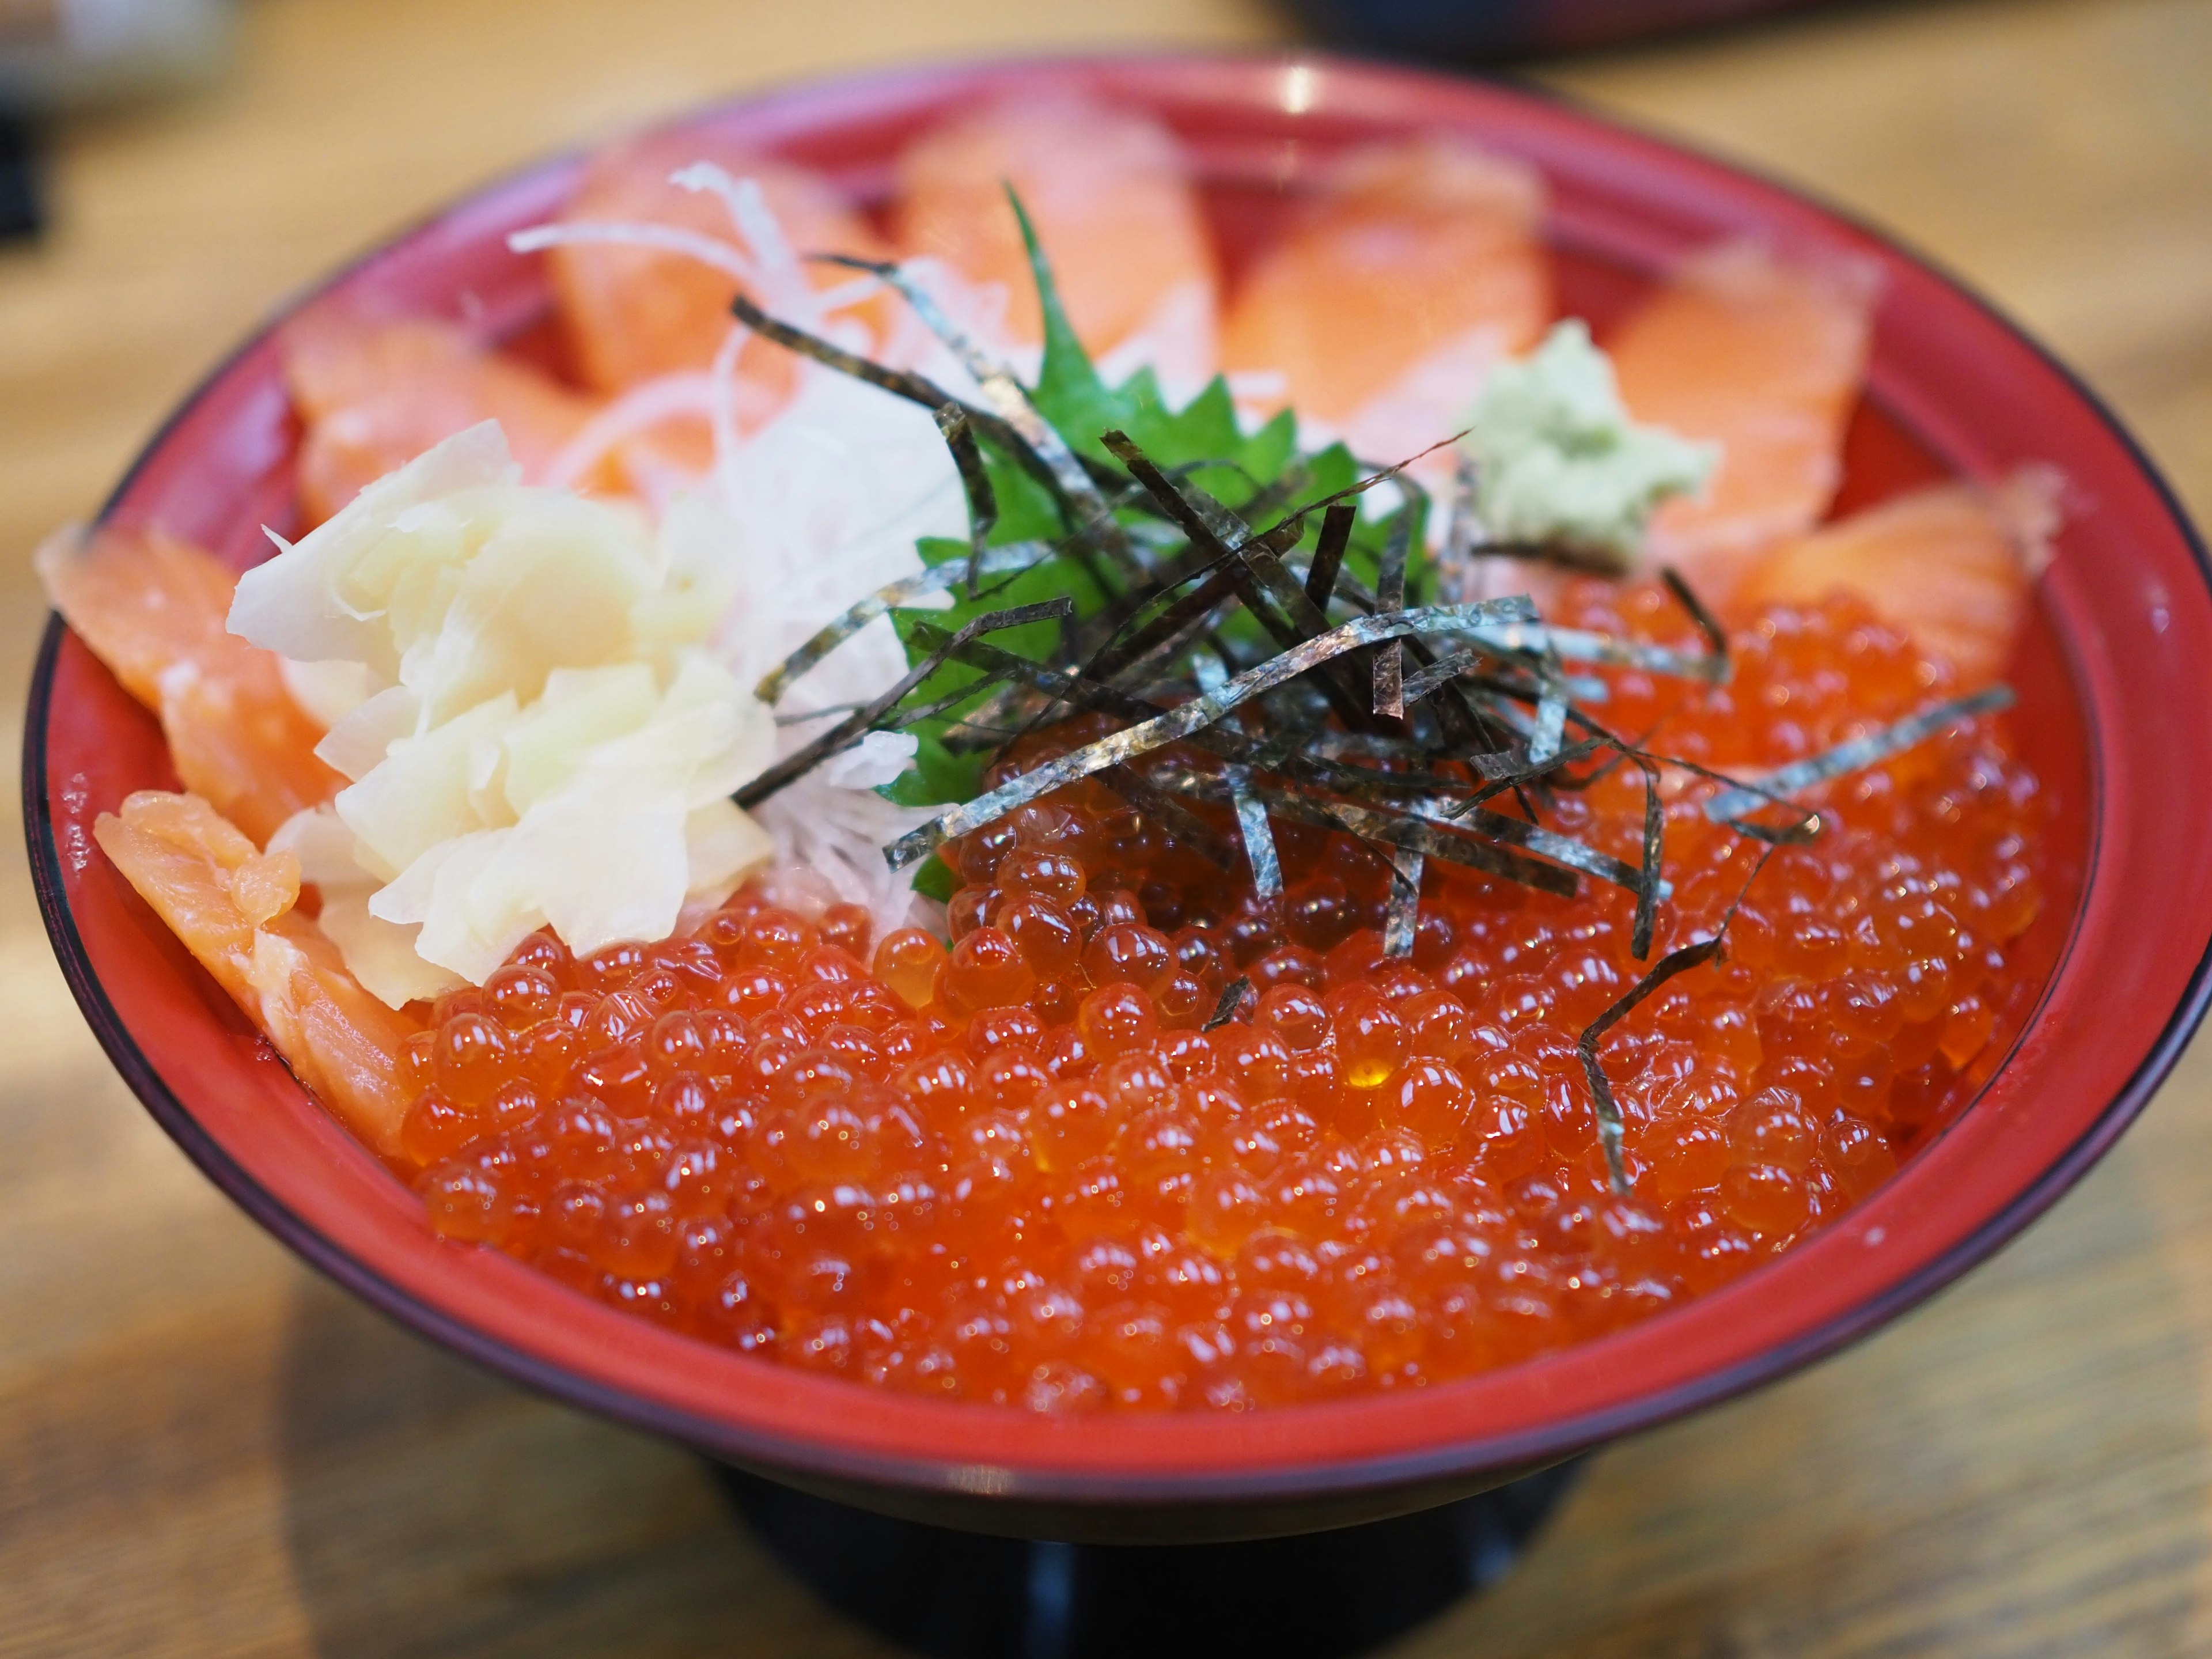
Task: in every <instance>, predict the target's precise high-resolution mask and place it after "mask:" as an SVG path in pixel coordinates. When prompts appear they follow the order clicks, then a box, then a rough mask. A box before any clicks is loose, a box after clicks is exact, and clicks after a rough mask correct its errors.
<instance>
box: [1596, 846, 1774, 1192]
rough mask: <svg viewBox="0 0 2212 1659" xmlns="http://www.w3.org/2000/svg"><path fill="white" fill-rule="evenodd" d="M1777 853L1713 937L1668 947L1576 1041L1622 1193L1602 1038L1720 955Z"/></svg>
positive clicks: (1618, 1128)
mask: <svg viewBox="0 0 2212 1659" xmlns="http://www.w3.org/2000/svg"><path fill="white" fill-rule="evenodd" d="M1773 855H1774V849H1773V848H1771V847H1770V848H1767V849H1766V850H1765V852H1763V853H1761V854H1759V862H1758V863H1756V864H1754V865H1753V866H1751V873H1750V874H1749V875H1747V876H1746V877H1745V878H1743V885H1742V886H1741V887H1740V888H1738V889H1737V890H1736V895H1735V897H1734V898H1733V899H1731V900H1729V908H1727V909H1726V910H1724V911H1723V912H1722V913H1721V919H1720V923H1719V925H1718V926H1717V927H1715V928H1714V929H1713V931H1712V933H1711V937H1709V938H1706V939H1699V940H1698V941H1697V942H1696V943H1695V944H1693V945H1682V946H1681V947H1680V948H1679V949H1677V950H1673V951H1668V953H1667V954H1666V955H1665V956H1663V957H1660V958H1659V960H1658V961H1656V962H1655V963H1652V964H1651V968H1650V971H1649V972H1648V973H1646V974H1645V975H1644V977H1643V978H1642V979H1639V980H1638V981H1636V983H1635V984H1634V985H1632V986H1631V987H1629V989H1628V992H1627V994H1626V995H1624V996H1623V997H1622V998H1621V999H1620V1000H1619V1001H1618V1002H1615V1003H1614V1004H1613V1006H1611V1007H1609V1008H1607V1010H1606V1011H1605V1012H1603V1013H1601V1014H1600V1015H1599V1016H1598V1017H1597V1018H1595V1019H1594V1020H1592V1021H1591V1022H1590V1023H1589V1024H1588V1025H1586V1026H1584V1027H1583V1034H1582V1036H1581V1037H1580V1038H1579V1039H1577V1042H1576V1043H1575V1051H1576V1053H1577V1054H1578V1055H1580V1057H1581V1059H1582V1062H1583V1077H1584V1078H1585V1079H1588V1080H1589V1086H1590V1098H1591V1101H1592V1102H1593V1103H1594V1104H1595V1107H1596V1110H1597V1137H1598V1144H1599V1146H1601V1147H1602V1148H1603V1149H1604V1152H1605V1168H1606V1175H1607V1179H1608V1180H1609V1181H1611V1182H1612V1183H1613V1191H1614V1192H1616V1193H1619V1194H1621V1195H1622V1196H1624V1197H1626V1195H1627V1194H1628V1193H1629V1191H1630V1190H1631V1183H1630V1182H1629V1179H1628V1168H1627V1165H1626V1164H1625V1163H1624V1162H1623V1161H1622V1159H1621V1146H1620V1143H1621V1132H1622V1128H1623V1125H1622V1122H1621V1117H1620V1103H1619V1102H1618V1101H1616V1100H1615V1099H1614V1098H1613V1085H1612V1084H1611V1083H1610V1082H1609V1081H1607V1078H1606V1075H1605V1067H1604V1066H1601V1065H1600V1064H1599V1063H1598V1057H1597V1045H1598V1044H1599V1043H1600V1042H1601V1041H1603V1040H1604V1037H1605V1034H1606V1033H1607V1031H1610V1030H1612V1029H1613V1027H1614V1026H1616V1025H1618V1024H1620V1022H1621V1021H1622V1020H1624V1019H1626V1018H1628V1016H1629V1015H1630V1014H1631V1013H1632V1012H1635V1010H1636V1009H1637V1007H1638V1005H1640V1004H1641V1003H1642V1002H1643V1001H1644V1000H1645V999H1646V998H1648V997H1649V996H1650V994H1652V993H1653V992H1654V991H1656V990H1658V989H1659V988H1660V987H1662V986H1663V985H1665V984H1666V983H1667V981H1668V980H1671V979H1673V978H1674V977H1675V976H1676V975H1679V974H1686V973H1687V972H1689V970H1690V969H1692V968H1701V967H1703V966H1704V965H1705V963H1709V962H1711V961H1712V960H1713V959H1714V958H1715V957H1717V956H1719V955H1720V954H1721V952H1722V951H1723V949H1725V948H1726V942H1727V939H1728V930H1729V924H1730V923H1731V922H1733V921H1735V913H1736V911H1737V909H1738V908H1740V907H1741V905H1742V903H1743V900H1744V895H1745V894H1747V893H1748V892H1750V891H1751V884H1752V883H1753V882H1755V881H1757V880H1758V879H1759V872H1760V871H1762V870H1764V869H1765V868H1766V860H1768V859H1770V858H1771V857H1772V856H1773Z"/></svg>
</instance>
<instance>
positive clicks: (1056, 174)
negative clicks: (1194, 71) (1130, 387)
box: [892, 98, 1220, 392]
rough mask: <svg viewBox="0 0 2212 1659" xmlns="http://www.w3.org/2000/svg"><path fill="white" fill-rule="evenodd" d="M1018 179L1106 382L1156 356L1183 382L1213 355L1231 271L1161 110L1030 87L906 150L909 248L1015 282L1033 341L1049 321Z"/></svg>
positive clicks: (910, 252)
mask: <svg viewBox="0 0 2212 1659" xmlns="http://www.w3.org/2000/svg"><path fill="white" fill-rule="evenodd" d="M1008 185H1012V187H1013V189H1014V191H1015V192H1016V193H1017V194H1018V196H1019V197H1021V201H1022V207H1023V210H1024V211H1025V212H1026V213H1027V214H1028V215H1029V217H1030V224H1031V226H1032V227H1033V228H1035V230H1036V235H1037V241H1038V243H1039V245H1040V246H1042V248H1043V250H1044V253H1045V257H1046V258H1047V259H1048V261H1049V262H1050V263H1051V265H1052V270H1053V276H1054V281H1055V283H1056V284H1057V286H1058V287H1059V289H1060V301H1061V303H1062V304H1063V305H1065V306H1066V309H1067V317H1068V321H1069V323H1070V324H1071V325H1073V327H1074V329H1075V333H1076V337H1077V338H1079V340H1081V341H1082V343H1083V345H1084V348H1085V350H1087V351H1089V352H1090V353H1091V356H1092V357H1094V358H1095V359H1097V360H1098V361H1099V366H1100V368H1101V369H1102V371H1103V372H1104V373H1105V374H1106V377H1107V378H1108V380H1120V379H1121V378H1123V377H1124V376H1125V375H1126V374H1128V373H1130V372H1133V370H1134V369H1136V368H1138V367H1139V366H1140V365H1141V364H1144V363H1149V364H1151V365H1152V367H1153V368H1155V369H1157V370H1158V373H1159V374H1160V377H1161V380H1162V383H1163V384H1164V386H1169V387H1170V388H1172V389H1173V390H1175V391H1176V392H1195V391H1196V390H1197V389H1198V388H1199V387H1200V386H1202V385H1203V384H1204V383H1205V381H1206V380H1207V379H1209V378H1210V377H1211V376H1212V373H1213V368H1214V358H1215V349H1216V331H1217V327H1218V319H1217V312H1218V307H1219V297H1220V296H1219V290H1220V283H1219V278H1218V276H1217V274H1216V270H1215V264H1214V258H1213V247H1212V241H1211V240H1209V238H1208V236H1207V234H1206V222H1205V218H1204V216H1203V215H1202V214H1201V212H1200V207H1199V201H1198V194H1197V192H1196V191H1195V190H1194V189H1193V188H1192V185H1191V181H1190V177H1189V174H1188V171H1187V170H1186V169H1185V167H1184V166H1183V162H1182V155H1181V153H1180V151H1179V150H1178V149H1177V148H1176V142H1175V139H1174V137H1173V136H1172V135H1171V134H1170V133H1169V131H1168V130H1167V129H1166V128H1165V127H1164V126H1162V125H1160V124H1159V123H1158V122H1157V121H1154V120H1152V119H1151V118H1148V117H1146V116H1143V115H1139V114H1137V113H1134V112H1131V111H1127V110H1116V109H1108V108H1105V107H1103V106H1100V105H1097V104H1094V103H1091V102H1090V101H1088V100H1085V99H1081V98H1064V99H1056V100H1052V101H1050V102H1045V101H1042V100H1017V101H1012V102H1007V103H1000V104H997V105H994V106H989V107H987V108H984V109H980V110H976V111H975V112H971V113H969V114H968V115H966V116H963V117H961V118H957V119H955V120H953V121H951V122H948V123H947V124H946V125H944V126H941V127H939V128H937V129H936V130H935V131H931V132H928V133H925V134H924V135H923V136H922V137H920V138H919V139H917V140H915V142H914V143H912V144H910V145H908V147H907V149H906V151H905V153H904V154H903V155H901V156H900V157H899V162H898V184H897V191H898V194H897V199H896V203H895V204H894V206H893V209H892V221H893V227H894V234H895V236H896V239H897V241H898V245H899V250H900V252H901V254H902V257H904V258H935V259H939V260H942V261H943V262H944V263H945V264H947V265H950V266H951V268H952V269H953V270H955V271H957V272H958V273H960V274H961V275H962V276H965V277H967V278H969V280H970V281H972V282H975V283H993V284H996V285H998V286H999V287H1000V288H1001V289H1004V291H1005V295H1006V311H1005V313H1004V314H1003V316H1002V318H1001V319H1000V331H1002V332H1003V333H1004V335H1005V336H1006V338H1007V339H1008V340H1009V341H1011V342H1012V343H1015V344H1018V345H1030V346H1034V345H1036V343H1039V342H1040V341H1041V340H1042V338H1043V330H1044V324H1043V318H1042V313H1041V312H1040V311H1039V309H1038V305H1037V297H1036V283H1035V282H1034V281H1033V280H1032V278H1031V276H1030V262H1029V253H1028V250H1027V247H1026V245H1025V244H1024V241H1023V240H1022V234H1021V226H1020V223H1019V222H1018V220H1017V219H1016V218H1015V216H1014V211H1013V209H1012V206H1011V205H1010V204H1008V202H1007V200H1006V187H1007V186H1008Z"/></svg>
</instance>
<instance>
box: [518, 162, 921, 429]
mask: <svg viewBox="0 0 2212 1659" xmlns="http://www.w3.org/2000/svg"><path fill="white" fill-rule="evenodd" d="M702 161H703V162H708V163H711V164H712V165H714V166H715V167H720V168H721V170H722V171H723V172H724V173H726V174H728V175H730V177H732V178H733V179H750V180H752V181H753V182H754V183H755V184H757V185H759V187H760V192H761V199H762V201H763V204H765V205H766V206H767V208H768V210H769V212H770V213H772V214H773V215H774V216H775V219H776V221H777V223H778V225H779V226H780V227H781V230H782V233H783V237H784V240H786V241H787V243H789V245H790V246H791V247H792V248H793V249H794V250H796V251H797V252H799V253H802V254H806V253H843V254H848V255H853V256H856V257H859V258H869V259H883V258H889V257H890V251H889V249H888V248H887V247H886V246H884V242H883V240H882V239H881V238H880V237H879V236H878V235H877V234H876V233H875V232H874V230H873V229H872V228H870V226H869V224H868V222H867V221H866V220H865V219H863V218H862V217H861V216H860V214H859V213H858V212H856V211H855V210H854V208H853V206H852V204H850V203H848V201H847V200H846V199H845V197H843V196H842V194H841V193H840V192H839V191H837V189H836V187H835V186H834V185H831V184H830V183H829V180H827V179H823V178H822V177H821V176H820V175H819V174H817V173H812V172H811V171H809V170H808V169H806V168H805V167H798V166H794V165H793V164H792V163H790V162H787V161H775V160H772V159H769V158H768V157H764V156H763V155H760V154H759V153H758V152H757V151H756V150H752V149H745V148H741V147H738V146H736V145H733V144H732V143H731V142H730V141H729V140H728V139H726V138H718V137H714V136H713V135H711V134H686V133H654V134H652V135H649V136H647V137H641V138H638V139H635V140H633V141H631V142H630V143H625V144H621V145H617V146H616V147H615V148H614V149H609V150H605V151H603V152H601V153H600V154H599V155H598V156H596V157H595V158H594V159H593V160H592V162H591V164H590V166H589V167H587V168H586V171H585V174H584V178H583V180H582V182H581V183H580V185H578V186H577V189H576V193H575V195H574V197H572V198H571V199H570V201H569V203H568V206H567V208H565V209H564V210H562V216H561V217H562V223H564V224H585V223H589V224H625V225H637V224H651V225H665V226H671V227H673V228H677V229H679V230H687V231H690V232H693V233H695V234H699V235H702V236H706V237H711V238H713V239H714V240H717V241H720V242H723V243H726V244H730V245H731V246H737V247H740V248H741V249H742V246H743V244H744V240H745V239H744V237H743V236H742V235H741V234H740V233H738V229H737V228H736V227H735V226H734V225H733V224H732V220H731V213H730V209H729V207H728V205H727V204H726V203H725V202H724V201H723V200H722V199H721V197H720V196H719V195H718V194H717V193H716V192H715V191H711V190H687V189H685V188H684V187H683V186H682V185H677V184H674V183H671V180H670V175H671V173H676V172H678V171H679V170H681V169H683V168H684V167H690V166H693V165H696V164H697V163H700V162H702ZM547 258H548V261H549V264H550V271H551V275H552V279H553V289H554V292H555V294H556V295H557V296H558V297H559V301H560V305H561V315H562V324H563V326H564V327H565V328H566V330H567V331H568V339H569V343H570V345H571V347H572V349H573V350H574V355H575V362H576V369H577V373H578V374H580V376H581V377H582V378H583V380H584V383H585V384H586V386H592V387H594V388H596V389H598V390H599V391H600V392H607V393H613V392H623V391H626V390H628V389H629V388H630V387H632V386H637V385H640V384H641V383H642V382H644V381H647V380H653V379H656V378H658V377H659V376H662V375H667V374H681V373H685V372H696V371H702V370H704V369H706V368H708V367H709V366H710V365H711V364H712V363H713V362H714V357H715V354H716V353H717V352H718V351H720V349H721V347H722V343H723V342H724V341H725V340H726V339H727V338H728V337H729V333H730V330H731V328H732V319H731V316H730V301H731V300H732V298H733V297H735V295H737V293H738V289H739V287H740V283H738V279H737V277H736V276H733V275H731V274H729V273H727V272H726V271H722V270H716V269H714V267H713V266H711V265H708V264H704V263H702V261H700V260H698V259H696V258H690V256H688V255H686V254H683V253H679V252H665V251H663V250H660V249H658V248H652V247H639V246H623V245H619V244H611V243H606V242H569V243H563V244H559V245H556V246H554V247H553V248H552V249H551V250H550V252H549V253H548V255H547ZM853 276H854V273H853V272H852V271H850V270H841V269H840V268H839V267H837V266H836V265H830V264H817V265H814V266H812V267H811V268H810V270H809V271H808V277H809V280H811V282H812V283H813V285H814V286H815V287H816V288H817V289H829V288H835V287H837V286H840V285H842V284H845V283H850V282H851V281H852V280H853ZM743 286H744V287H745V288H746V290H747V292H748V294H749V295H750V297H751V298H752V299H753V300H754V301H757V303H759V304H760V305H762V306H763V307H766V308H768V309H769V310H770V311H775V310H777V309H779V307H778V305H777V303H776V301H775V296H774V295H764V294H762V293H760V292H757V291H756V290H755V289H753V287H752V285H751V284H750V283H747V284H744V285H743ZM887 303H888V302H887V301H884V300H882V299H880V298H879V299H878V300H877V301H874V302H873V304H872V306H871V307H860V308H857V309H856V312H855V313H854V314H856V315H858V316H859V317H860V319H861V320H863V321H865V322H867V323H868V324H869V325H870V326H871V328H872V329H873V330H874V331H876V332H877V334H878V343H880V335H881V332H882V329H883V320H882V319H883V317H884V315H885V314H887V311H886V307H887ZM797 370H798V365H797V363H796V362H794V361H793V358H792V356H791V354H790V353H789V352H787V351H786V350H784V349H782V348H781V346H776V345H773V344H771V343H769V342H767V341H765V340H749V341H747V342H746V343H745V345H744V349H743V350H742V352H740V353H739V355H738V366H737V374H738V379H739V380H740V382H742V383H744V384H745V386H746V389H747V392H748V393H749V394H750V395H748V396H747V397H746V398H744V404H745V405H746V406H748V407H751V408H755V409H763V408H764V409H766V410H774V409H776V408H780V407H781V405H782V404H783V403H784V402H785V401H787V399H788V398H789V397H790V394H791V392H792V391H793V388H794V387H795V386H796V385H797Z"/></svg>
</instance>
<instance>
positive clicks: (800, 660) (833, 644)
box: [753, 542, 1053, 703]
mask: <svg viewBox="0 0 2212 1659" xmlns="http://www.w3.org/2000/svg"><path fill="white" fill-rule="evenodd" d="M1052 555H1053V549H1052V548H1051V547H1050V546H1049V545H1048V544H1046V543H1043V542H1008V543H1006V544H1004V545H1003V546H1000V547H992V548H986V549H985V550H984V551H983V574H985V575H987V576H1011V575H1018V574H1021V573H1022V572H1023V571H1024V570H1027V569H1028V568H1030V566H1032V565H1034V564H1036V563H1038V562H1040V561H1042V560H1044V559H1048V558H1050V557H1051V556H1052ZM966 569H967V567H966V566H965V565H964V564H935V565H931V566H929V567H928V568H926V569H923V570H921V571H919V572H917V573H916V574H914V575H911V576H902V577H901V578H900V579H899V580H897V581H895V582H892V583H890V584H889V585H888V586H884V587H879V588H878V589H877V590H876V591H875V592H872V593H871V594H869V595H868V597H867V598H866V599H862V600H861V601H860V603H859V604H857V605H854V606H853V607H852V608H851V609H849V610H848V611H846V612H845V614H844V615H843V616H842V617H838V618H837V619H836V621H834V622H831V623H828V624H827V625H825V626H824V627H823V629H821V630H820V631H819V632H817V634H816V635H814V636H813V637H812V638H811V639H810V640H808V641H806V643H805V644H804V645H802V646H800V647H799V649H798V650H796V651H794V652H793V653H791V654H790V655H789V656H787V657H786V658H785V659H783V661H782V662H781V664H779V665H777V666H776V668H775V670H774V671H772V672H770V673H769V674H768V675H767V676H766V677H764V678H763V679H762V681H761V683H760V684H758V685H757V686H755V687H754V688H753V696H756V697H758V698H759V699H760V700H761V701H762V702H765V703H774V702H777V701H778V700H779V699H781V697H782V696H783V694H784V693H785V692H787V691H788V690H790V689H791V687H792V684H793V682H794V681H796V680H797V679H798V678H799V676H800V675H802V674H804V673H805V672H806V671H807V670H808V669H810V668H811V667H813V666H814V665H815V664H816V663H817V662H820V661H821V660H822V659H823V658H824V657H826V656H828V655H829V653H831V652H832V651H834V650H836V648H837V647H839V646H841V645H842V644H843V643H844V642H845V641H847V640H848V639H850V638H852V637H853V635H855V634H857V633H859V632H860V630H861V629H863V628H866V626H867V625H868V624H869V623H872V622H873V621H875V619H876V618H877V617H881V616H885V615H887V614H889V613H890V611H896V609H898V607H899V606H901V605H905V604H907V603H908V601H909V600H913V599H921V598H923V597H924V596H926V595H927V594H931V593H941V592H944V591H945V589H947V588H949V587H951V586H952V585H953V584H954V583H955V582H957V581H958V580H961V579H962V578H963V575H964V574H966Z"/></svg>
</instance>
